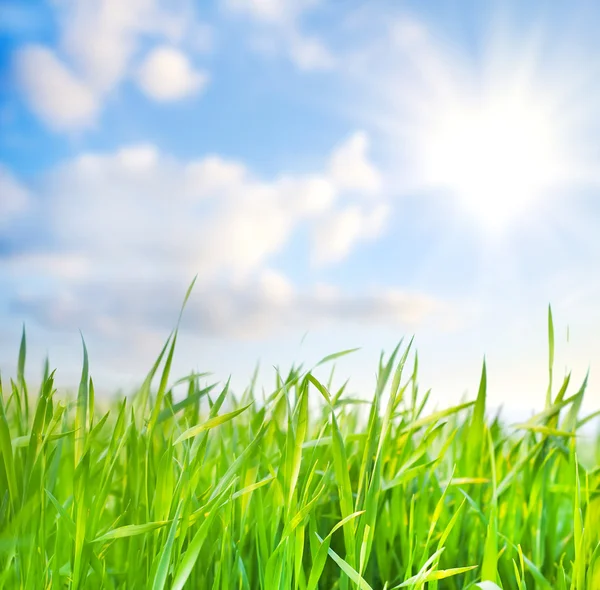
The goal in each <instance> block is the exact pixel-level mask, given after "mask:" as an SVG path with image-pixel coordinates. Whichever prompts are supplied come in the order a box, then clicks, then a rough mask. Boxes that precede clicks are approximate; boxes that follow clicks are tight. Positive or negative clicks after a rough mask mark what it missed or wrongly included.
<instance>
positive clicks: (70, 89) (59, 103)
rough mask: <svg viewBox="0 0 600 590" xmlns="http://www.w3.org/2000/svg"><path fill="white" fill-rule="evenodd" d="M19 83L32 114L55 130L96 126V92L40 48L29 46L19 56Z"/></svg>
mask: <svg viewBox="0 0 600 590" xmlns="http://www.w3.org/2000/svg"><path fill="white" fill-rule="evenodd" d="M15 65H16V70H17V82H18V84H19V86H20V87H21V90H22V92H23V93H24V95H25V98H26V100H27V102H28V103H29V106H30V107H31V109H32V111H33V112H34V113H35V114H36V115H37V116H38V117H39V118H40V119H42V120H43V121H44V123H46V125H48V126H49V127H50V128H51V129H54V130H55V131H66V130H70V129H74V128H81V127H86V126H88V125H90V124H92V123H93V122H94V120H95V118H96V116H97V114H98V111H99V108H100V105H99V102H98V99H97V97H96V96H95V95H94V93H93V92H92V91H91V90H90V89H89V88H88V87H87V86H86V85H85V84H83V83H82V82H81V81H80V80H78V79H77V78H76V77H75V76H74V75H73V73H72V72H71V71H69V70H68V69H67V68H66V67H65V66H64V64H63V63H62V62H61V61H60V60H59V59H58V58H57V57H56V56H55V54H54V53H53V52H52V51H50V50H49V49H47V48H45V47H42V46H40V45H28V46H26V47H24V48H22V49H20V50H19V51H18V52H17V54H16V56H15Z"/></svg>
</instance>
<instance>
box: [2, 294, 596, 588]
mask: <svg viewBox="0 0 600 590" xmlns="http://www.w3.org/2000/svg"><path fill="white" fill-rule="evenodd" d="M188 295H189V293H188ZM176 340H177V330H175V331H174V332H173V334H172V335H171V337H170V338H169V340H168V341H167V343H166V344H165V347H164V348H163V350H162V352H161V353H160V355H159V357H158V359H157V360H156V363H155V364H154V366H153V367H152V369H151V370H150V372H149V373H148V376H147V378H146V380H145V382H144V383H143V385H142V386H141V387H140V388H139V390H138V391H137V392H136V393H135V394H134V395H131V396H128V397H127V398H122V399H120V400H113V401H110V402H109V401H108V400H106V399H104V400H99V399H96V398H95V395H94V385H93V380H92V378H91V376H90V368H89V362H88V357H87V352H86V349H85V344H84V345H83V350H84V359H83V368H82V374H81V384H80V387H79V391H78V393H77V396H76V398H73V399H69V398H67V397H65V396H64V395H62V394H59V393H57V392H56V391H55V387H54V372H50V370H49V367H48V365H47V364H46V367H45V371H44V378H43V383H42V386H41V387H40V388H39V391H29V390H28V387H27V383H26V379H25V364H26V362H25V361H26V341H25V335H24V336H23V340H22V342H21V347H20V354H19V365H18V374H17V376H16V379H15V380H14V381H13V380H7V379H6V378H5V377H4V376H3V377H4V378H3V380H2V385H1V392H0V394H1V395H0V451H1V453H2V460H1V461H0V587H2V588H7V589H11V588H23V589H42V588H47V589H58V588H61V589H62V588H73V589H80V588H90V589H98V588H115V589H116V588H119V589H128V590H130V589H135V588H139V589H145V588H149V589H150V588H152V589H162V588H173V589H180V588H190V589H191V588H193V589H209V590H210V589H213V588H215V589H216V588H223V589H230V588H231V589H240V590H244V589H245V590H249V589H255V588H256V589H258V588H260V589H263V590H276V589H285V590H288V589H300V590H308V589H311V590H312V589H316V588H322V589H327V590H329V589H333V588H339V589H342V590H351V589H358V588H360V589H362V590H365V589H369V588H372V589H374V590H380V589H382V588H387V589H388V590H391V589H392V588H408V589H413V590H417V589H425V588H427V589H429V590H444V589H461V588H473V589H476V588H482V589H484V590H491V589H496V588H498V587H500V588H503V589H504V590H517V589H519V590H522V589H525V588H527V589H529V590H533V589H535V588H537V589H541V590H568V589H572V590H598V589H599V588H600V439H598V438H595V439H594V438H592V437H589V436H587V437H584V436H580V435H579V434H578V432H579V430H580V429H581V428H582V427H583V426H584V425H585V424H586V423H588V422H589V421H590V420H591V419H592V418H593V416H587V417H586V416H581V415H580V414H581V411H580V408H581V405H582V400H583V396H584V394H585V389H586V383H585V382H584V383H583V384H580V383H577V384H573V383H570V378H569V377H568V376H567V377H566V378H565V379H564V381H563V382H557V383H552V381H551V382H550V385H549V388H548V394H547V402H546V406H545V407H544V408H541V409H540V412H539V413H538V414H537V415H536V416H534V417H533V418H531V419H530V420H528V421H527V422H526V423H522V424H505V423H503V422H502V421H501V420H500V419H499V418H497V417H496V418H495V417H493V416H490V414H489V412H487V411H486V371H485V363H484V365H483V369H482V373H481V383H480V387H479V391H478V394H477V396H476V399H474V400H472V401H469V402H465V403H463V404H461V405H458V406H455V407H452V408H447V409H443V410H441V411H434V412H433V413H431V412H430V411H429V410H428V407H429V406H428V404H427V400H428V395H429V392H421V391H420V390H419V388H418V385H417V383H418V360H417V359H418V356H417V355H416V353H415V350H414V349H413V346H412V342H407V341H403V342H401V343H400V344H399V345H398V347H397V348H396V350H394V351H393V352H392V353H391V354H390V355H389V357H387V358H386V357H384V356H383V355H382V357H381V360H380V364H379V367H378V378H377V382H376V384H375V386H374V390H373V391H372V392H369V394H368V395H365V396H364V398H365V399H353V398H351V397H350V396H349V395H348V393H347V392H346V391H345V388H344V387H342V388H340V389H334V388H332V387H331V384H330V383H328V382H327V380H321V381H320V380H318V379H317V378H316V376H315V371H314V370H313V369H314V367H313V368H312V369H305V368H303V367H302V366H299V367H293V368H292V369H291V370H290V371H289V372H285V373H279V372H276V373H274V387H273V390H272V391H269V392H266V393H265V392H259V391H257V388H256V387H255V386H254V384H250V385H249V386H248V388H247V389H246V390H245V391H244V392H243V394H240V395H239V396H236V395H234V394H233V393H232V392H231V391H230V388H229V386H228V384H224V385H223V384H213V383H211V382H210V381H209V380H208V377H209V376H208V375H207V374H202V375H198V374H192V375H188V376H186V377H183V379H179V380H177V379H172V378H171V375H170V367H171V363H172V359H173V355H174V352H175V348H176ZM549 343H550V346H549V349H550V354H549V357H550V359H549V363H550V368H551V367H552V365H553V354H554V353H553V348H554V343H553V330H552V320H551V315H549ZM351 352H352V351H344V352H341V353H338V354H333V355H331V356H330V357H327V358H325V359H323V361H322V362H321V363H320V364H321V365H322V366H324V367H327V366H328V365H329V366H333V364H334V363H335V360H336V359H337V358H339V357H340V356H342V355H345V354H351ZM320 370H321V369H320ZM551 374H552V372H551V371H550V375H551ZM181 384H184V385H185V387H186V390H187V393H186V395H184V396H174V395H173V388H174V386H175V385H179V386H181ZM108 406H110V407H108ZM582 451H587V454H586V456H587V457H591V458H592V459H591V460H588V459H586V460H585V461H584V460H583V455H582V454H581V453H582Z"/></svg>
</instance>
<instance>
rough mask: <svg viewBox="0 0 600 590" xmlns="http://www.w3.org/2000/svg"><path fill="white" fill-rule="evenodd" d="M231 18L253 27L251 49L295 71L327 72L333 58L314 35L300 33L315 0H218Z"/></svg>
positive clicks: (334, 60)
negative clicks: (274, 57)
mask: <svg viewBox="0 0 600 590" xmlns="http://www.w3.org/2000/svg"><path fill="white" fill-rule="evenodd" d="M222 1H223V4H224V6H225V8H226V9H227V10H228V11H229V12H230V13H231V14H233V15H237V16H240V17H246V18H247V19H250V20H251V21H252V22H253V23H254V24H255V31H254V33H256V36H255V37H254V43H253V45H254V47H255V48H257V49H258V50H260V51H263V52H266V53H281V54H283V55H285V56H286V57H287V58H288V59H290V60H291V61H292V62H293V63H294V64H295V65H296V66H297V67H298V68H299V69H301V70H305V71H318V70H322V71H325V70H330V69H331V68H333V67H334V66H335V65H336V59H335V57H334V56H333V55H332V53H331V52H330V50H329V49H328V48H327V47H326V45H325V44H324V43H323V42H322V41H321V40H320V39H319V38H317V37H316V36H314V35H308V34H306V33H305V32H304V31H303V27H302V20H303V17H304V14H305V13H307V12H308V11H310V10H311V9H313V8H315V7H316V6H317V4H318V0H222Z"/></svg>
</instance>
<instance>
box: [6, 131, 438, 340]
mask: <svg viewBox="0 0 600 590" xmlns="http://www.w3.org/2000/svg"><path fill="white" fill-rule="evenodd" d="M353 168H354V174H351V173H350V174H348V175H344V174H342V172H343V171H344V170H346V169H348V170H351V169H353ZM11 182H13V183H16V181H11ZM379 183H380V174H379V172H378V171H377V169H376V168H375V166H374V165H373V164H372V163H371V162H370V161H369V159H368V153H367V138H366V135H365V134H364V133H362V132H359V133H357V134H355V135H352V136H350V137H349V138H348V139H347V140H346V141H345V142H342V143H341V144H339V145H338V146H336V147H335V148H334V149H333V150H332V152H331V154H330V156H329V158H328V159H327V161H326V162H324V166H323V169H322V170H321V171H317V172H314V173H308V174H301V175H290V174H286V175H278V176H276V177H274V178H272V179H261V178H258V177H257V176H256V175H254V174H253V173H252V171H251V170H249V169H248V167H247V166H246V165H244V164H243V163H242V162H239V161H234V160H227V159H224V158H221V157H219V156H216V155H208V156H205V157H203V158H199V159H195V160H188V161H186V160H179V159H176V158H174V157H172V156H169V155H168V154H164V153H162V152H161V151H160V150H159V149H158V148H156V147H155V146H153V145H149V144H147V145H137V146H129V147H125V148H122V149H120V150H117V151H115V152H112V153H103V154H99V153H89V154H84V155H81V156H79V157H77V158H75V159H72V160H68V161H65V162H64V163H63V164H62V165H61V166H59V167H57V168H56V169H55V170H53V171H52V172H51V173H50V174H49V175H48V176H47V177H46V179H45V182H44V183H43V184H44V187H45V188H44V189H43V190H42V193H41V194H39V195H37V198H36V199H35V203H36V206H37V210H36V211H35V215H34V217H35V216H37V217H36V219H38V220H39V223H40V224H43V225H44V226H45V227H46V231H47V232H48V234H47V243H46V244H42V245H41V247H38V248H37V249H35V248H34V249H32V248H31V245H29V246H27V248H26V249H21V250H20V248H19V242H18V236H16V237H15V236H13V237H12V239H13V248H12V252H11V254H10V255H9V256H7V257H5V259H4V260H3V261H2V263H1V264H2V268H3V272H4V273H5V274H6V276H12V277H13V280H14V281H15V284H17V285H20V288H19V289H18V292H17V294H16V296H15V297H14V299H13V300H12V304H11V305H12V310H13V312H14V313H17V314H20V315H23V314H24V315H26V316H30V317H33V318H35V319H36V320H37V321H38V322H40V323H41V324H42V325H45V326H46V327H49V328H51V329H60V328H61V327H62V328H63V329H74V328H76V327H83V326H87V327H89V328H90V329H92V330H97V331H106V333H107V334H108V332H110V330H111V329H113V328H114V329H115V330H117V329H118V328H119V327H122V326H123V325H126V324H130V325H131V328H132V329H138V330H141V329H142V328H143V326H147V327H148V326H153V325H158V326H159V327H161V328H164V327H165V325H166V324H168V323H169V322H171V321H172V313H171V312H172V302H173V299H174V298H176V293H177V289H178V288H181V286H182V285H183V284H185V282H186V281H187V280H189V279H190V277H191V276H193V275H194V274H196V273H198V274H199V287H198V289H197V291H198V295H197V297H196V298H195V299H194V303H191V304H190V313H189V319H188V325H189V326H190V328H192V329H196V330H198V331H199V332H201V333H205V334H211V335H215V334H216V335H221V336H227V335H246V336H248V335H253V336H257V335H260V334H264V333H269V332H271V331H272V330H274V329H276V328H279V327H281V326H289V325H291V324H293V325H297V326H300V325H302V324H303V323H306V324H307V326H311V325H314V324H322V323H323V322H328V321H336V320H342V319H345V320H348V321H358V322H366V321H374V322H378V321H383V322H396V323H398V324H399V325H400V324H405V325H409V324H414V323H416V322H418V321H420V320H421V319H422V318H423V317H425V316H426V315H427V314H428V313H430V312H431V311H432V310H434V309H435V308H436V306H437V302H436V300H435V298H433V297H431V296H430V295H426V294H422V293H412V292H410V291H402V290H398V289H390V288H384V289H382V290H381V291H373V292H371V293H365V292H361V291H359V292H357V293H355V294H354V295H350V294H347V293H341V292H338V291H335V290H332V289H329V290H326V291H323V290H322V289H316V290H314V289H312V288H302V289H298V288H296V287H295V286H294V284H293V282H291V281H290V280H289V279H288V278H286V277H285V276H284V275H282V274H281V273H280V272H276V271H275V270H273V269H271V265H272V263H273V261H274V260H275V257H276V256H278V255H281V254H282V253H283V252H284V251H285V248H286V247H287V245H288V244H289V242H290V240H291V238H292V237H293V236H294V235H296V234H297V233H298V232H299V230H300V229H301V228H302V227H308V228H309V229H310V228H314V235H313V239H314V252H316V253H318V256H319V261H320V262H329V263H333V262H340V261H342V260H344V259H345V258H346V257H347V256H348V255H349V254H350V252H351V251H352V248H353V247H354V245H355V244H356V243H358V242H360V240H363V239H372V238H374V237H375V236H377V235H378V234H379V232H380V231H381V230H382V228H383V226H384V221H385V217H386V214H387V207H386V205H385V200H384V199H383V196H382V195H381V194H380V195H379V196H376V195H373V191H374V189H375V188H376V187H377V186H379ZM15 186H18V185H16V184H15ZM13 192H14V191H13ZM15 194H16V193H15ZM348 199H351V201H350V202H352V200H356V199H358V202H359V203H360V202H365V203H367V204H366V205H357V204H354V205H352V204H348V203H349V201H348ZM365 199H366V200H365ZM373 199H375V202H373ZM309 235H311V232H310V231H309ZM15 240H16V241H15ZM323 257H324V258H323ZM306 263H308V261H305V264H306ZM34 277H37V280H39V279H41V278H42V277H43V280H44V281H45V282H46V284H47V288H46V289H45V292H44V293H39V291H38V289H37V288H36V287H35V286H32V284H33V285H35V284H36V280H34V281H33V283H32V284H30V282H29V280H30V279H32V278H34ZM99 293H101V294H102V295H101V296H99V295H98V294H99ZM144 293H145V294H144ZM111 326H112V328H111Z"/></svg>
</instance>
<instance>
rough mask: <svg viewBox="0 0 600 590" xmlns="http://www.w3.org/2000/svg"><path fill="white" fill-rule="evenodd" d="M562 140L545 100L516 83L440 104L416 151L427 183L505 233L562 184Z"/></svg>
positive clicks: (477, 219)
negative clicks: (500, 90) (509, 89)
mask: <svg viewBox="0 0 600 590" xmlns="http://www.w3.org/2000/svg"><path fill="white" fill-rule="evenodd" d="M560 146H561V144H560V139H559V134H558V132H557V129H556V125H555V124H554V122H553V118H552V113H551V111H550V109H548V108H546V105H545V103H544V101H543V100H541V99H538V98H537V97H535V96H531V95H526V94H524V93H523V92H522V91H520V89H517V90H515V91H514V92H507V91H505V92H503V93H498V92H494V93H489V94H488V95H485V94H484V95H479V96H476V97H472V98H471V97H470V98H464V97H463V98H462V99H461V100H460V101H454V102H451V103H450V104H447V105H444V106H443V108H438V109H437V112H433V113H431V117H430V119H429V121H428V122H427V124H426V125H425V126H424V127H423V129H422V133H421V136H420V140H419V142H418V145H417V150H418V161H419V165H420V167H421V170H420V175H421V177H422V178H426V179H427V184H429V185H432V186H435V187H439V188H441V189H445V190H446V191H448V192H449V193H451V194H452V196H453V197H454V198H455V200H456V202H457V204H458V205H459V207H460V208H461V209H462V210H463V211H464V212H465V213H467V214H468V215H470V216H471V217H472V218H473V219H474V221H475V222H476V223H478V224H480V225H481V226H482V227H483V229H485V230H494V231H502V230H506V229H507V228H508V227H510V226H511V225H512V224H513V223H515V222H516V221H517V220H518V219H520V218H522V217H523V216H525V215H527V214H528V213H531V212H534V211H535V208H536V206H537V205H539V202H540V200H541V199H543V198H544V196H545V195H547V193H548V191H549V190H551V189H552V188H553V187H555V186H556V185H557V184H558V183H559V182H560V180H561V178H562V176H563V166H562V164H563V163H564V159H563V158H562V157H561V153H560V152H561V149H560Z"/></svg>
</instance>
